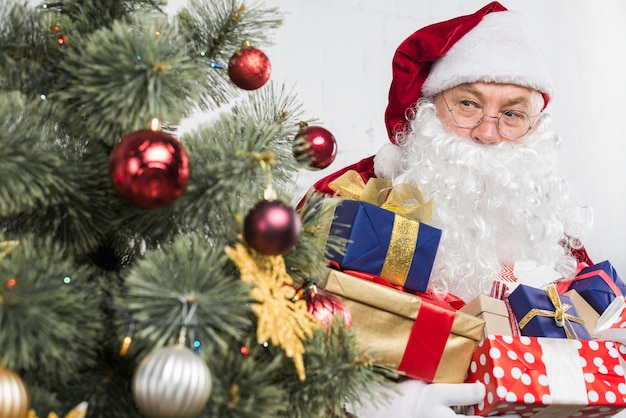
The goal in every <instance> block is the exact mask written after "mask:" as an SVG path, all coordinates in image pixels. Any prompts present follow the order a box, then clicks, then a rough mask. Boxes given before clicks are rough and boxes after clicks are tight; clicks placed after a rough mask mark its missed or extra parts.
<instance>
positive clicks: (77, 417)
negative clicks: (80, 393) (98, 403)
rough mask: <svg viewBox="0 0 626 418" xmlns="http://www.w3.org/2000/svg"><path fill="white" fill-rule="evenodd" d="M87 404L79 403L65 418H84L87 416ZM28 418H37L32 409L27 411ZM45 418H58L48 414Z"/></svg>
mask: <svg viewBox="0 0 626 418" xmlns="http://www.w3.org/2000/svg"><path fill="white" fill-rule="evenodd" d="M87 406H88V404H87V402H81V403H79V404H78V405H76V406H75V407H74V409H72V410H71V411H70V412H68V413H67V415H66V416H65V418H85V417H86V416H87ZM28 418H37V414H35V411H33V410H32V409H31V410H30V411H28ZM47 418H59V416H58V415H57V414H56V413H54V412H50V413H49V414H48V417H47Z"/></svg>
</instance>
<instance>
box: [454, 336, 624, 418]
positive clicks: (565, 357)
mask: <svg viewBox="0 0 626 418" xmlns="http://www.w3.org/2000/svg"><path fill="white" fill-rule="evenodd" d="M618 346H619V344H617V343H613V342H598V341H580V340H567V339H564V338H533V337H524V336H522V337H510V336H493V335H491V336H489V337H488V338H487V339H485V340H483V341H481V342H480V343H479V344H478V347H477V348H476V351H475V352H474V356H473V358H472V361H471V364H470V370H469V372H468V377H467V380H466V382H470V383H471V382H476V381H480V382H482V383H484V384H485V386H486V388H487V393H486V396H485V398H484V400H483V401H482V402H480V403H479V404H477V405H473V406H470V407H469V408H467V411H466V412H467V413H469V414H470V415H479V416H487V415H498V416H500V415H504V414H505V413H507V412H508V413H514V414H517V415H520V416H523V417H542V418H561V417H570V416H571V417H608V416H612V415H614V414H616V413H617V412H619V411H620V410H622V409H623V408H624V407H626V384H624V370H623V368H622V362H621V360H620V354H619V352H618Z"/></svg>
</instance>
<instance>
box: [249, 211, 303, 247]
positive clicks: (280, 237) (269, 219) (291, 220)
mask: <svg viewBox="0 0 626 418" xmlns="http://www.w3.org/2000/svg"><path fill="white" fill-rule="evenodd" d="M301 231H302V221H301V220H300V216H299V215H298V214H297V213H296V211H295V210H294V209H293V208H292V207H290V206H288V205H286V204H285V203H283V202H281V201H279V200H262V201H260V202H259V203H257V204H256V206H255V207H254V208H252V209H251V210H250V212H248V215H247V216H246V219H245V220H244V227H243V235H244V239H245V240H246V242H247V243H248V244H249V245H250V246H251V247H252V248H254V249H255V250H256V251H258V252H260V253H261V254H265V255H280V254H285V253H287V252H289V251H290V250H291V249H292V248H293V247H294V246H295V245H296V243H297V242H298V240H299V239H300V233H301Z"/></svg>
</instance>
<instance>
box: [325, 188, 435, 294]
mask: <svg viewBox="0 0 626 418" xmlns="http://www.w3.org/2000/svg"><path fill="white" fill-rule="evenodd" d="M329 234H330V235H332V236H336V237H340V238H344V242H345V246H343V247H342V248H336V247H335V246H331V245H328V246H327V247H326V255H327V256H328V258H329V259H330V260H332V261H335V262H336V263H337V264H339V266H340V268H341V269H342V270H356V271H361V272H365V273H370V274H373V275H376V276H380V277H382V278H384V279H385V280H387V281H389V282H390V283H392V284H395V285H399V286H402V287H404V288H406V289H408V290H412V291H418V292H423V291H425V290H426V287H427V286H428V280H429V279H430V273H431V271H432V267H433V262H434V261H435V255H436V253H437V248H438V247H439V239H440V238H441V230H439V229H437V228H433V227H432V226H429V225H427V224H424V223H420V222H418V221H416V220H414V219H410V218H407V217H404V216H402V215H398V214H395V213H394V212H391V211H388V210H386V209H382V208H380V207H377V206H375V205H372V204H370V203H366V202H361V201H358V200H341V201H340V202H339V203H338V205H337V207H336V209H335V212H334V218H333V221H332V225H331V226H330V230H329Z"/></svg>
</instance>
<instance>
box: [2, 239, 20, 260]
mask: <svg viewBox="0 0 626 418" xmlns="http://www.w3.org/2000/svg"><path fill="white" fill-rule="evenodd" d="M19 243H20V242H19V241H2V242H0V259H2V258H4V257H6V256H7V255H9V254H11V251H13V250H14V249H15V247H17V246H18V245H19Z"/></svg>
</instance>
